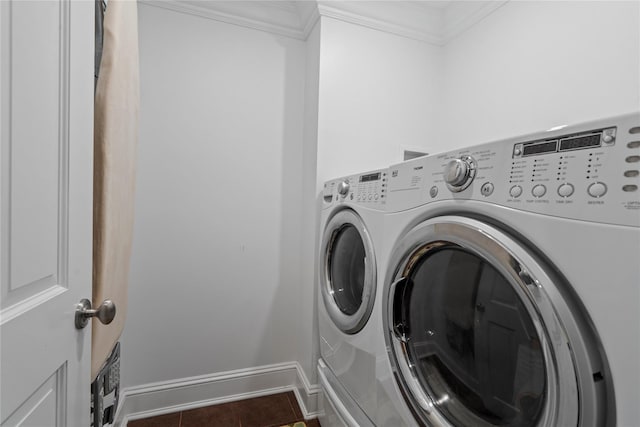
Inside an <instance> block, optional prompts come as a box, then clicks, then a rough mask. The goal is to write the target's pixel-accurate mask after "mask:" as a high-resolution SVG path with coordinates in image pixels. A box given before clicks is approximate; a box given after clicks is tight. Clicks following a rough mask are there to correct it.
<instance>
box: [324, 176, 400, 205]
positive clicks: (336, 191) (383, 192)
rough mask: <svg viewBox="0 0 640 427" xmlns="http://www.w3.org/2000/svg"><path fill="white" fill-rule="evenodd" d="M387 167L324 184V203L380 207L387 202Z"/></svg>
mask: <svg viewBox="0 0 640 427" xmlns="http://www.w3.org/2000/svg"><path fill="white" fill-rule="evenodd" d="M387 172H388V171H387V169H381V170H376V171H372V172H367V173H363V174H358V175H351V176H346V177H343V178H338V179H334V180H331V181H328V182H326V183H325V184H324V189H323V192H322V198H323V203H324V205H325V206H326V205H327V204H334V203H355V204H359V205H363V206H371V207H372V208H376V209H380V208H381V207H383V206H384V205H386V202H387V179H388V177H387Z"/></svg>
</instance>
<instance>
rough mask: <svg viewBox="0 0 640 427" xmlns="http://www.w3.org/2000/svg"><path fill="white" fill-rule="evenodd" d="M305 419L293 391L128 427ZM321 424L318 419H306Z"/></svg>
mask: <svg viewBox="0 0 640 427" xmlns="http://www.w3.org/2000/svg"><path fill="white" fill-rule="evenodd" d="M297 421H304V418H303V416H302V411H300V407H299V406H298V401H297V400H296V396H295V395H294V394H293V392H292V391H289V392H286V393H279V394H272V395H270V396H263V397H255V398H253V399H246V400H240V401H237V402H229V403H223V404H220V405H213V406H207V407H204V408H198V409H190V410H188V411H182V412H175V413H173V414H166V415H160V416H157V417H152V418H145V419H142V420H135V421H129V423H128V424H127V427H279V426H283V425H287V424H293V423H295V422H297ZM305 422H306V424H307V426H308V427H320V423H319V422H318V420H316V419H313V420H309V421H305Z"/></svg>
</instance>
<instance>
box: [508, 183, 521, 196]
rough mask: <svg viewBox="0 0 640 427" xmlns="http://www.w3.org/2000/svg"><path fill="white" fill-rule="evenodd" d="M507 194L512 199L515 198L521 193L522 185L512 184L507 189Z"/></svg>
mask: <svg viewBox="0 0 640 427" xmlns="http://www.w3.org/2000/svg"><path fill="white" fill-rule="evenodd" d="M509 195H510V196H511V197H513V198H514V199H517V198H518V197H520V196H521V195H522V187H520V186H519V185H514V186H513V187H511V188H510V189H509Z"/></svg>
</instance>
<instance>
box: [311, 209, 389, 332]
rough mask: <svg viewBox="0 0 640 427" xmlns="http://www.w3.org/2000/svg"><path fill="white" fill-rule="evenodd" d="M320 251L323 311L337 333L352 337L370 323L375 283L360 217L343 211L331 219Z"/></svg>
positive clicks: (370, 246) (369, 246) (368, 242)
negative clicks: (326, 313) (322, 264)
mask: <svg viewBox="0 0 640 427" xmlns="http://www.w3.org/2000/svg"><path fill="white" fill-rule="evenodd" d="M322 248H323V261H324V267H323V268H322V269H321V271H320V276H321V277H320V283H321V292H322V297H323V300H324V305H325V308H326V309H327V312H328V314H329V316H330V317H331V319H332V320H333V322H334V324H335V325H336V326H337V327H338V328H340V330H342V331H343V332H346V333H349V334H354V333H356V332H358V331H359V330H360V329H362V328H363V327H364V325H365V324H366V322H367V320H368V319H369V316H370V314H371V310H372V309H373V303H374V299H375V294H376V292H375V289H376V280H377V279H376V277H377V276H376V263H375V256H374V253H373V244H372V242H371V238H370V236H369V233H368V231H367V229H366V227H365V226H364V223H363V221H362V219H361V218H360V216H359V215H358V214H357V213H355V212H354V211H353V210H350V209H344V210H341V211H339V212H337V213H336V214H335V215H334V216H333V217H331V219H330V220H329V221H328V222H327V225H326V226H325V231H324V236H323V240H322Z"/></svg>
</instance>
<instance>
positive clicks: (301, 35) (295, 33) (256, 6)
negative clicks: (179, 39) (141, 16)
mask: <svg viewBox="0 0 640 427" xmlns="http://www.w3.org/2000/svg"><path fill="white" fill-rule="evenodd" d="M138 2H139V3H141V4H144V5H147V6H153V7H158V8H162V9H166V10H171V11H173V12H178V13H184V14H187V15H193V16H199V17H201V18H206V19H211V20H214V21H219V22H224V23H227V24H232V25H238V26H241V27H245V28H251V29H254V30H259V31H264V32H267V33H271V34H276V35H279V36H284V37H290V38H293V39H298V40H306V38H307V35H308V34H305V31H304V29H303V28H301V26H300V25H299V19H298V12H297V9H295V4H294V2H271V1H210V2H204V1H183V0H138ZM287 3H289V4H291V6H293V8H291V7H286V6H285V4H287ZM204 5H206V6H204Z"/></svg>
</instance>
